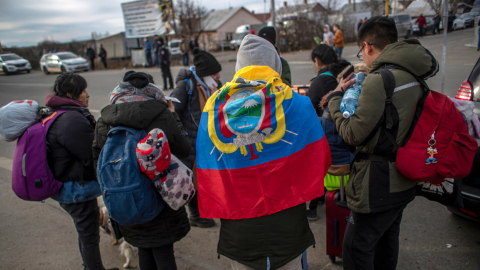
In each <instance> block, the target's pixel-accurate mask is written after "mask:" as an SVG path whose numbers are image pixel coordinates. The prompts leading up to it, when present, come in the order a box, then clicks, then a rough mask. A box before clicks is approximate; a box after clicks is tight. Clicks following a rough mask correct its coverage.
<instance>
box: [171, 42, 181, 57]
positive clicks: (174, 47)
mask: <svg viewBox="0 0 480 270" xmlns="http://www.w3.org/2000/svg"><path fill="white" fill-rule="evenodd" d="M180 42H182V41H181V40H172V41H170V42H168V48H169V49H170V55H172V56H174V55H181V54H182V52H181V51H180Z"/></svg>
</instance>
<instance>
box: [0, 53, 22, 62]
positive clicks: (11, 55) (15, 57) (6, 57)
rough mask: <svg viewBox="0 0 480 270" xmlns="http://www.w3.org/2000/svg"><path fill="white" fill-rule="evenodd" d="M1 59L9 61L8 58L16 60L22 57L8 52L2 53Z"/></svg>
mask: <svg viewBox="0 0 480 270" xmlns="http://www.w3.org/2000/svg"><path fill="white" fill-rule="evenodd" d="M2 59H3V61H9V60H18V59H23V58H22V57H20V56H18V55H16V54H9V55H2Z"/></svg>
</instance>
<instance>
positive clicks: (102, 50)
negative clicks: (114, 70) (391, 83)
mask: <svg viewBox="0 0 480 270" xmlns="http://www.w3.org/2000/svg"><path fill="white" fill-rule="evenodd" d="M98 56H100V59H102V63H103V67H104V68H105V69H107V51H106V50H105V48H104V47H103V44H100V53H99V54H98Z"/></svg>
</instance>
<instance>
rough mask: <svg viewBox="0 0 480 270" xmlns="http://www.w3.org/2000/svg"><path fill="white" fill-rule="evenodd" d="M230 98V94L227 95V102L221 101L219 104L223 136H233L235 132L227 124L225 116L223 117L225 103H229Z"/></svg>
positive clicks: (219, 117)
mask: <svg viewBox="0 0 480 270" xmlns="http://www.w3.org/2000/svg"><path fill="white" fill-rule="evenodd" d="M229 98H230V96H227V97H226V98H225V103H220V105H219V106H218V113H217V115H218V125H219V126H220V132H221V133H222V135H223V137H225V138H231V137H232V136H233V133H232V132H231V131H230V130H229V129H228V127H227V125H226V124H225V118H224V117H223V107H224V106H225V104H227V100H228V99H229Z"/></svg>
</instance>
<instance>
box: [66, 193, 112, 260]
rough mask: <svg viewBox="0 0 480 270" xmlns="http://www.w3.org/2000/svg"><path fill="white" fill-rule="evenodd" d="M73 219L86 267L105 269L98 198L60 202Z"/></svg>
mask: <svg viewBox="0 0 480 270" xmlns="http://www.w3.org/2000/svg"><path fill="white" fill-rule="evenodd" d="M60 206H61V207H62V208H63V209H65V211H67V213H68V214H70V216H71V217H72V219H73V223H74V224H75V227H76V228H77V232H78V247H79V249H80V254H81V255H82V260H83V264H84V266H85V269H88V270H104V269H105V268H104V267H103V264H102V258H101V256H100V247H99V243H100V229H99V224H100V214H99V210H98V203H97V199H93V200H91V201H87V202H81V203H60Z"/></svg>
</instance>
